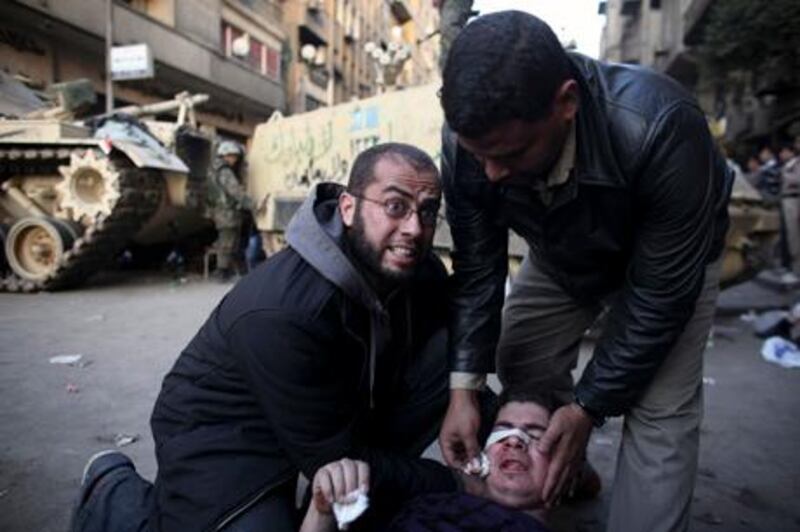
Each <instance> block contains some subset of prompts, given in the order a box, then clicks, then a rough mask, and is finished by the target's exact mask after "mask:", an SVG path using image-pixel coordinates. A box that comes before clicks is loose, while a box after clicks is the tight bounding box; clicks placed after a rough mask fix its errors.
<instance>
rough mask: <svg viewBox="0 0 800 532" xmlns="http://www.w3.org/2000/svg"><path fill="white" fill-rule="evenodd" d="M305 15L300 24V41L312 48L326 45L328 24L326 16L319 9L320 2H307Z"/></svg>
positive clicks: (311, 0)
mask: <svg viewBox="0 0 800 532" xmlns="http://www.w3.org/2000/svg"><path fill="white" fill-rule="evenodd" d="M307 2H308V3H307V4H306V9H305V14H304V15H303V18H302V23H301V24H300V41H301V42H302V43H304V44H313V45H314V46H325V45H327V44H328V32H329V26H328V25H329V24H330V21H329V20H328V15H327V14H326V13H325V11H324V10H323V9H322V7H321V2H315V1H314V0H307Z"/></svg>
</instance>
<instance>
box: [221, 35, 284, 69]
mask: <svg viewBox="0 0 800 532" xmlns="http://www.w3.org/2000/svg"><path fill="white" fill-rule="evenodd" d="M242 42H245V43H247V46H246V47H245V49H246V50H247V53H245V54H243V55H237V54H235V53H234V48H235V47H236V46H237V44H238V45H239V46H242ZM222 46H223V51H224V52H225V55H226V56H228V57H231V58H234V59H236V60H239V61H241V62H243V63H244V64H246V65H247V66H249V67H250V68H251V69H253V70H255V71H256V72H259V73H260V74H262V75H264V76H268V77H270V78H272V79H274V80H277V81H280V80H281V54H280V50H276V49H274V48H271V47H270V46H268V45H266V44H264V43H263V42H261V41H259V40H258V39H256V38H255V37H253V36H252V35H246V34H245V32H244V31H242V30H240V29H239V28H237V27H236V26H233V25H231V24H228V23H227V22H223V23H222Z"/></svg>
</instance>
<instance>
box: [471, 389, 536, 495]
mask: <svg viewBox="0 0 800 532" xmlns="http://www.w3.org/2000/svg"><path fill="white" fill-rule="evenodd" d="M549 422H550V414H549V413H548V412H547V410H545V409H544V408H543V407H541V406H539V405H538V404H536V403H531V402H516V401H512V402H510V403H507V404H506V405H505V406H503V407H502V408H501V409H500V412H498V414H497V420H496V421H495V424H494V428H493V430H498V429H509V428H518V429H521V430H523V431H524V432H526V433H527V434H528V435H529V436H530V437H531V442H530V444H529V445H526V444H525V443H524V442H523V441H522V440H520V438H518V437H516V436H510V437H508V438H506V439H504V440H501V441H499V442H497V443H495V444H493V445H491V446H490V447H489V448H488V449H487V450H486V453H487V455H488V456H489V463H490V464H491V465H490V469H489V476H487V477H486V487H487V489H488V492H489V497H490V498H491V499H492V500H494V501H496V502H499V503H500V504H503V505H505V506H509V507H511V508H521V509H533V508H537V507H540V506H541V504H542V488H543V487H544V481H545V478H546V476H547V469H548V467H549V466H550V461H549V459H548V458H547V456H545V455H544V454H542V453H540V452H539V451H538V450H537V449H536V444H537V442H538V441H539V438H541V436H542V434H544V431H545V429H546V428H547V424H548V423H549Z"/></svg>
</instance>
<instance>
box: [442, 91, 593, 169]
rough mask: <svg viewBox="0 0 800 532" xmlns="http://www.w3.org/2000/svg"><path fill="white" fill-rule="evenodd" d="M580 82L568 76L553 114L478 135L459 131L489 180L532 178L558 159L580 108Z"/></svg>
mask: <svg viewBox="0 0 800 532" xmlns="http://www.w3.org/2000/svg"><path fill="white" fill-rule="evenodd" d="M577 90H578V89H577V85H576V84H575V81H574V80H567V81H565V82H564V84H563V85H562V86H561V88H560V89H559V91H558V92H557V93H556V96H555V98H554V101H553V104H552V110H551V112H550V114H549V115H548V116H547V117H545V118H543V119H541V120H537V121H536V122H528V121H525V120H520V119H514V120H509V121H508V122H505V123H503V124H501V125H499V126H497V127H495V128H494V129H492V130H490V131H489V132H487V133H486V134H485V135H483V136H482V137H479V138H467V137H464V136H462V135H459V138H458V142H459V144H461V146H462V147H463V148H464V149H465V150H467V151H468V152H470V153H471V154H472V155H474V156H475V157H476V158H477V159H478V161H479V162H480V163H481V164H482V165H483V169H484V172H485V173H486V177H488V178H489V181H492V182H498V181H503V180H506V179H509V178H511V179H513V180H514V181H522V182H524V181H529V180H530V179H531V178H532V177H538V176H543V175H544V174H546V173H547V172H548V171H549V170H550V168H552V167H553V165H554V164H555V162H556V161H557V160H558V157H559V155H560V154H561V150H562V148H563V147H564V142H565V141H566V139H567V134H568V133H569V128H570V125H571V124H572V121H573V120H574V118H575V114H576V113H577V111H578V96H577Z"/></svg>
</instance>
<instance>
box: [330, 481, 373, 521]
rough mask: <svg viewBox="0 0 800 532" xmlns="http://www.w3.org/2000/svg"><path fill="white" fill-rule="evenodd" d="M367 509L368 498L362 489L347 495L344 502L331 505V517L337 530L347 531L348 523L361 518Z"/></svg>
mask: <svg viewBox="0 0 800 532" xmlns="http://www.w3.org/2000/svg"><path fill="white" fill-rule="evenodd" d="M368 507H369V498H368V497H367V494H366V493H365V492H364V490H363V489H362V488H358V489H356V490H354V491H352V492H350V493H348V494H347V496H346V497H345V501H344V502H335V503H333V515H334V516H335V517H336V524H337V525H338V527H339V530H347V527H348V526H350V523H352V522H353V521H355V520H356V519H358V518H359V517H361V514H363V513H364V512H365V511H366V510H367V508H368Z"/></svg>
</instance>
